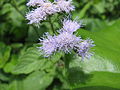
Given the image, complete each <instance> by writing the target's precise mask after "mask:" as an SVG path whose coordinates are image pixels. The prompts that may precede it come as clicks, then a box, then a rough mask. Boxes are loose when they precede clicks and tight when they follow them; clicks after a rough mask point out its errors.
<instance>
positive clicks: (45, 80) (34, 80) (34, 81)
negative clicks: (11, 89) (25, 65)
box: [24, 71, 53, 90]
mask: <svg viewBox="0 0 120 90" xmlns="http://www.w3.org/2000/svg"><path fill="white" fill-rule="evenodd" d="M52 81H53V74H50V73H45V72H44V71H36V72H34V73H32V74H31V75H29V76H28V77H27V78H26V79H25V80H24V90H33V89H34V90H45V89H46V88H47V87H48V86H49V85H50V84H51V82H52Z"/></svg>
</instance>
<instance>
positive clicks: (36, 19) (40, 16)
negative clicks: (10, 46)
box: [26, 2, 58, 24]
mask: <svg viewBox="0 0 120 90" xmlns="http://www.w3.org/2000/svg"><path fill="white" fill-rule="evenodd" d="M56 12H58V9H57V8H56V6H55V5H54V4H53V3H51V2H47V3H43V5H42V6H41V7H38V8H37V9H34V10H33V11H31V12H29V13H28V14H27V15H26V18H27V20H29V21H30V22H29V24H33V23H34V24H38V23H40V21H43V20H46V18H47V16H48V15H51V14H54V13H56Z"/></svg>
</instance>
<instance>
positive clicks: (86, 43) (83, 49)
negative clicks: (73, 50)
mask: <svg viewBox="0 0 120 90" xmlns="http://www.w3.org/2000/svg"><path fill="white" fill-rule="evenodd" d="M93 43H94V42H93V41H92V40H91V39H87V40H83V41H82V42H80V43H79V44H78V45H77V52H78V55H79V56H81V57H82V59H84V58H90V57H91V56H92V54H93V53H92V52H90V51H89V50H90V48H91V47H93V46H95V45H94V44H93Z"/></svg>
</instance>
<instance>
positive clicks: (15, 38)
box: [0, 0, 120, 90]
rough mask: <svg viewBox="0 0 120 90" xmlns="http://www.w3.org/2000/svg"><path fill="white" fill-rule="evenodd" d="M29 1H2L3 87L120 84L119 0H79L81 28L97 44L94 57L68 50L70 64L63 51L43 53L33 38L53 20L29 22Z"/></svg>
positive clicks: (84, 88) (93, 88) (104, 88)
mask: <svg viewBox="0 0 120 90" xmlns="http://www.w3.org/2000/svg"><path fill="white" fill-rule="evenodd" d="M25 4H26V1H25V0H16V1H15V0H1V1H0V9H1V12H0V17H1V18H0V90H33V89H34V90H45V89H47V90H63V89H75V90H119V89H120V85H119V84H120V81H119V79H120V77H119V76H120V55H119V54H120V50H119V48H120V42H119V39H120V35H119V34H120V30H119V28H120V25H119V24H120V19H119V16H120V13H119V6H120V1H119V0H93V1H92V0H91V1H89V0H81V1H79V0H76V2H75V3H74V4H75V5H76V6H77V8H76V9H77V11H76V12H73V18H75V16H79V18H81V19H82V18H84V20H83V23H84V24H86V25H85V27H83V28H82V29H80V30H78V32H76V34H77V35H78V36H79V35H81V36H82V38H87V37H90V38H92V39H93V40H94V41H95V44H96V46H95V48H94V50H93V51H94V52H95V54H94V56H93V57H92V58H91V59H90V60H84V61H81V58H79V57H77V58H75V57H71V55H66V56H65V57H66V59H67V61H68V62H69V60H71V62H70V68H69V69H68V70H66V68H65V65H64V62H63V61H62V60H61V59H62V58H61V57H62V56H64V54H63V53H57V54H55V55H54V56H52V57H50V58H43V57H42V56H41V55H40V51H38V49H37V48H36V47H38V45H36V44H34V43H37V42H38V38H39V37H40V36H41V35H42V34H43V33H44V32H46V31H47V29H50V26H49V25H48V23H47V22H45V23H43V24H42V25H41V27H40V28H36V27H34V26H32V25H27V21H26V20H25V18H24V16H25V13H26V12H27V8H26V6H25ZM16 7H17V8H16ZM53 18H57V16H53ZM55 25H56V26H55V28H56V29H58V28H59V25H58V24H56V23H55ZM35 30H36V31H37V33H38V34H39V35H40V36H38V35H37V34H36V31H35ZM73 55H74V54H73Z"/></svg>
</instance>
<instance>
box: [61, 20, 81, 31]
mask: <svg viewBox="0 0 120 90" xmlns="http://www.w3.org/2000/svg"><path fill="white" fill-rule="evenodd" d="M80 27H81V23H78V22H77V21H72V20H69V19H64V21H63V29H64V31H67V32H69V33H73V32H75V31H77V30H78V29H79V28H80Z"/></svg>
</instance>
